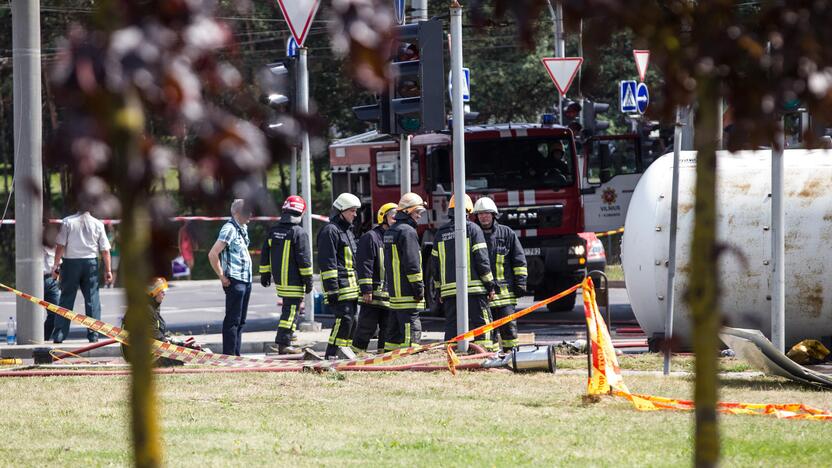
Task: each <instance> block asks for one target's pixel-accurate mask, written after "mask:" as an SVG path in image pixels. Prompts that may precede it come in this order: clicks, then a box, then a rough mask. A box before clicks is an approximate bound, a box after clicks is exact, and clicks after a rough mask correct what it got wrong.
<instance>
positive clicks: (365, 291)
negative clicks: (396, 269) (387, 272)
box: [352, 203, 396, 352]
mask: <svg viewBox="0 0 832 468" xmlns="http://www.w3.org/2000/svg"><path fill="white" fill-rule="evenodd" d="M395 216H396V204H395V203H385V204H384V205H382V206H381V208H380V209H379V210H378V213H377V214H376V221H377V222H378V225H377V226H376V227H374V228H373V229H371V230H369V231H367V232H365V233H364V235H362V236H361V238H360V239H359V240H358V253H357V254H356V257H357V261H356V270H357V274H358V287H359V289H360V290H361V298H360V299H359V300H358V302H359V303H360V304H361V311H360V313H359V314H358V324H357V325H356V328H355V337H354V338H353V340H352V347H353V350H354V351H356V352H366V351H367V346H368V345H369V344H370V340H371V339H372V338H373V335H375V333H376V327H378V348H377V350H378V351H379V352H381V351H383V350H384V340H385V337H386V332H387V322H388V317H389V316H390V300H389V299H390V296H389V295H388V293H387V291H386V290H385V288H384V232H385V231H387V230H388V229H389V228H390V226H392V225H393V224H395V222H396V220H395Z"/></svg>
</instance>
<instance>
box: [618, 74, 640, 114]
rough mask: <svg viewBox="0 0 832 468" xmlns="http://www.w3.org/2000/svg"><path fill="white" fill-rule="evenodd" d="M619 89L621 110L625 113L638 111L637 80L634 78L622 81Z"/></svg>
mask: <svg viewBox="0 0 832 468" xmlns="http://www.w3.org/2000/svg"><path fill="white" fill-rule="evenodd" d="M619 90H620V92H619V96H620V98H619V102H620V103H621V112H623V113H625V114H632V113H634V112H638V103H637V102H636V82H635V81H634V80H627V81H622V82H621V83H620V87H619Z"/></svg>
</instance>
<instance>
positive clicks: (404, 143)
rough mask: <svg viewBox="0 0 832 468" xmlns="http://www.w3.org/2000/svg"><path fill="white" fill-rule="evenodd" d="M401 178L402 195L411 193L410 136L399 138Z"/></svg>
mask: <svg viewBox="0 0 832 468" xmlns="http://www.w3.org/2000/svg"><path fill="white" fill-rule="evenodd" d="M399 171H400V172H399V178H400V185H401V194H402V195H404V194H406V193H407V192H409V191H410V185H411V183H410V181H411V175H410V135H400V136H399Z"/></svg>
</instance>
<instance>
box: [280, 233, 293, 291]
mask: <svg viewBox="0 0 832 468" xmlns="http://www.w3.org/2000/svg"><path fill="white" fill-rule="evenodd" d="M291 251H292V241H290V240H289V239H286V240H285V241H283V258H282V259H281V262H280V286H281V287H286V286H287V285H288V284H289V282H288V281H289V252H291Z"/></svg>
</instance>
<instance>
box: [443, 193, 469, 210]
mask: <svg viewBox="0 0 832 468" xmlns="http://www.w3.org/2000/svg"><path fill="white" fill-rule="evenodd" d="M455 197H456V195H451V202H450V203H448V208H455V207H456V200H454V198H455ZM472 211H474V202H472V201H471V197H469V196H468V194H467V193H466V194H465V212H466V213H470V212H472Z"/></svg>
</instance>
